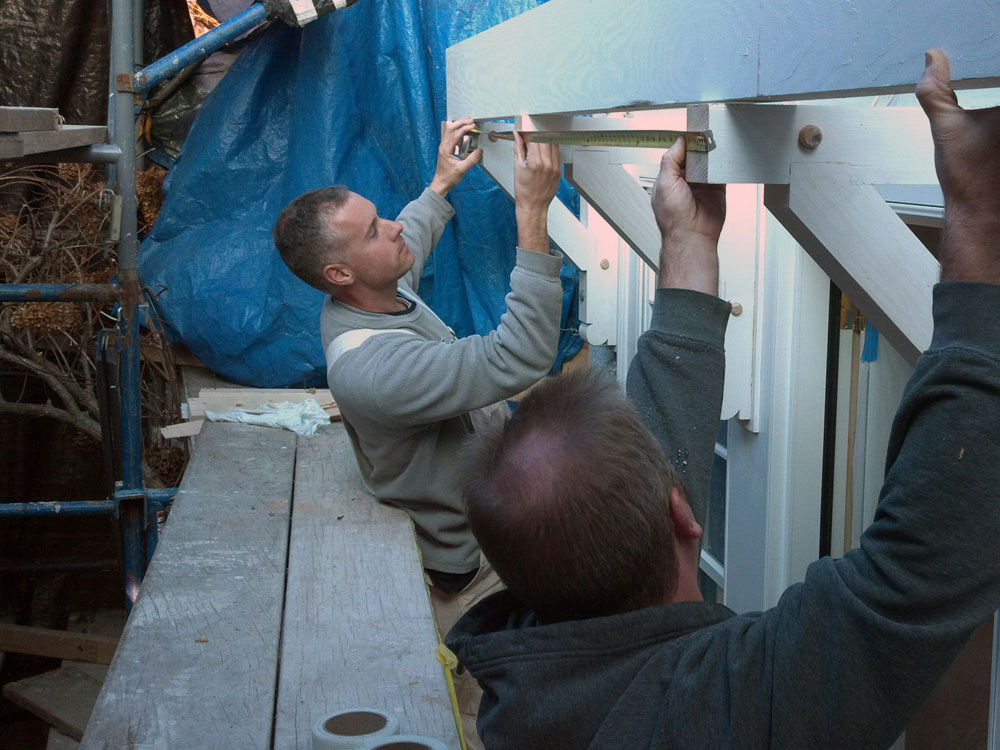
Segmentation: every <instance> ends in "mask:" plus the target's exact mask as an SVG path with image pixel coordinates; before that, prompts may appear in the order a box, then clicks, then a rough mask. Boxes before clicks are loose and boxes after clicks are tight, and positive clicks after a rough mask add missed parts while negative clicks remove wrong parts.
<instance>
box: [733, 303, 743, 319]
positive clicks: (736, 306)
mask: <svg viewBox="0 0 1000 750" xmlns="http://www.w3.org/2000/svg"><path fill="white" fill-rule="evenodd" d="M732 313H733V315H734V316H739V315H742V314H743V305H741V304H740V303H739V302H733V310H732Z"/></svg>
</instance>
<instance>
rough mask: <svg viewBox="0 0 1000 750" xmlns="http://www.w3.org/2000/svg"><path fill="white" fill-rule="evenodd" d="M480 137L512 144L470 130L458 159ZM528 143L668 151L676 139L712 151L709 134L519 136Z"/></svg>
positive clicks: (501, 136) (498, 134)
mask: <svg viewBox="0 0 1000 750" xmlns="http://www.w3.org/2000/svg"><path fill="white" fill-rule="evenodd" d="M483 135H486V136H488V137H489V139H490V140H491V141H499V140H505V141H512V140H514V131H513V130H507V131H492V132H485V131H481V130H472V131H470V132H469V134H468V136H466V138H465V139H463V142H462V143H461V145H460V146H459V156H464V155H465V154H468V153H469V152H470V151H473V150H475V149H476V148H477V147H478V145H479V138H480V137H481V136H483ZM521 137H522V138H524V140H525V141H527V142H528V143H556V144H559V145H560V146H604V147H609V146H613V147H620V148H670V147H671V146H673V145H674V143H676V141H677V139H678V138H683V139H684V141H685V142H686V143H687V150H688V151H702V152H707V151H711V150H712V149H713V148H715V138H714V137H713V136H712V131H711V130H541V131H528V132H522V133H521Z"/></svg>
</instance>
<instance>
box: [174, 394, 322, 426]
mask: <svg viewBox="0 0 1000 750" xmlns="http://www.w3.org/2000/svg"><path fill="white" fill-rule="evenodd" d="M309 398H311V399H315V400H316V402H317V403H319V405H320V406H321V407H323V409H325V410H326V411H327V412H328V413H330V414H331V416H337V417H339V416H340V409H338V408H337V404H336V403H335V402H334V400H333V395H332V394H331V393H330V389H329V388H319V389H316V388H313V389H309V390H296V389H292V388H202V389H201V390H200V391H199V392H198V396H197V398H189V399H188V409H189V416H190V417H191V418H192V419H193V418H194V417H203V416H205V411H206V410H208V411H229V410H230V409H241V408H242V409H253V408H255V407H258V406H261V405H262V404H265V403H268V402H271V401H290V402H292V403H295V404H297V403H299V402H301V401H305V400H306V399H309Z"/></svg>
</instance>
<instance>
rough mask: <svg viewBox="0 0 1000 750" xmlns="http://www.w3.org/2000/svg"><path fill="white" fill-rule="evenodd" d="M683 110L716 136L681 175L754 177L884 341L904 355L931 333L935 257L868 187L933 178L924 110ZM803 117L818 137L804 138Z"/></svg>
mask: <svg viewBox="0 0 1000 750" xmlns="http://www.w3.org/2000/svg"><path fill="white" fill-rule="evenodd" d="M688 116H689V120H688V127H689V128H690V129H704V128H710V129H711V130H712V132H713V133H714V135H715V139H716V143H717V144H718V146H717V148H716V149H715V150H714V151H711V152H710V153H707V154H696V153H692V154H689V155H688V178H689V179H692V180H695V181H702V182H726V183H734V182H736V183H739V182H756V183H765V184H766V186H767V187H766V188H765V191H764V205H765V206H766V207H767V208H768V209H769V210H770V211H771V212H772V213H773V214H774V215H775V216H776V217H777V218H778V219H779V220H780V221H781V223H782V224H783V225H784V226H785V228H786V229H787V230H788V231H789V232H790V233H791V234H792V236H793V237H795V239H796V241H798V243H799V244H800V245H802V247H803V248H805V249H806V251H807V252H808V253H809V254H810V255H811V256H812V257H813V259H814V260H815V261H816V262H817V264H818V265H819V266H820V268H822V269H823V271H824V272H825V273H826V274H827V275H828V276H829V277H830V278H831V279H832V280H833V281H834V283H836V284H837V286H838V287H840V288H841V289H842V290H843V291H844V292H845V293H846V294H847V295H848V296H849V297H850V298H851V299H852V300H854V302H855V303H856V304H857V305H858V306H859V307H860V308H861V310H862V311H863V312H864V313H865V315H866V316H868V318H869V319H870V320H871V321H872V324H873V325H874V326H875V327H876V328H878V329H879V330H880V331H881V332H882V333H883V334H884V335H885V336H886V338H887V339H888V340H889V341H890V342H891V343H892V344H893V346H895V347H896V349H897V350H898V351H899V352H900V353H901V354H902V355H903V356H904V357H906V358H907V359H908V360H909V361H911V362H912V361H915V360H916V358H917V357H918V356H919V354H920V352H922V351H923V350H924V349H926V348H927V346H928V345H929V343H930V337H931V330H932V320H931V288H932V287H933V285H934V283H935V282H936V281H937V277H938V264H937V261H936V260H935V259H934V257H933V256H932V255H931V254H930V253H929V252H928V251H927V249H926V248H925V247H924V246H923V245H922V244H921V243H920V241H919V240H917V238H916V237H915V236H914V235H913V233H912V232H911V231H910V230H909V228H907V227H906V225H905V224H903V222H902V221H901V220H900V219H899V217H898V216H896V214H895V213H894V212H893V211H892V209H890V208H889V206H888V205H887V204H886V203H885V201H884V200H883V198H882V197H881V195H879V193H878V191H876V189H875V188H874V187H873V186H874V185H876V184H933V183H935V182H936V181H937V177H936V174H935V172H934V158H933V146H932V141H931V137H930V129H929V127H928V125H927V118H926V117H925V116H924V114H923V112H921V111H920V109H919V108H916V107H906V108H904V107H878V108H875V107H848V106H829V105H827V106H824V105H769V104H711V105H706V104H697V105H691V106H690V107H688ZM807 127H808V128H812V129H813V130H812V135H813V136H815V135H816V134H817V133H819V134H821V138H820V139H816V140H813V141H807V143H806V144H805V145H803V143H801V142H800V134H801V133H802V132H803V129H804V128H807ZM817 140H818V143H817V142H816V141H817ZM812 144H816V145H815V146H814V147H809V146H811V145H812Z"/></svg>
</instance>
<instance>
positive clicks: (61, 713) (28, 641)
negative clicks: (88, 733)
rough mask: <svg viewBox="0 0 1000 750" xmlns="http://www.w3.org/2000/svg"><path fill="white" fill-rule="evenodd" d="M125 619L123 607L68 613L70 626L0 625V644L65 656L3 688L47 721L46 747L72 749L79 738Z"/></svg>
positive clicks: (7, 648) (10, 648)
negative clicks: (55, 665) (87, 613)
mask: <svg viewBox="0 0 1000 750" xmlns="http://www.w3.org/2000/svg"><path fill="white" fill-rule="evenodd" d="M124 623H125V613H124V612H120V611H106V612H98V613H96V614H95V615H93V616H90V617H76V618H71V622H70V626H69V630H68V631H62V630H48V629H46V628H33V627H25V626H20V625H10V624H0V649H2V650H4V651H11V652H17V653H26V654H34V655H36V656H50V657H54V658H61V659H62V660H63V661H62V665H61V666H60V667H59V668H58V669H53V670H51V671H49V672H45V673H43V674H39V675H35V676H33V677H27V678H25V679H23V680H17V681H16V682H10V683H7V684H6V685H4V687H3V695H4V697H5V698H7V699H8V700H9V701H11V702H12V703H16V704H17V705H19V706H21V708H24V709H25V710H27V711H29V712H31V713H33V714H34V715H35V716H37V717H39V718H40V719H42V720H43V721H45V722H46V723H47V724H49V726H50V727H51V729H50V730H49V739H48V744H47V750H71V749H72V748H75V747H76V746H77V744H78V741H79V740H80V739H82V738H83V732H84V729H85V728H86V726H87V722H88V721H89V719H90V714H91V712H92V711H93V709H94V704H95V703H96V702H97V696H98V695H99V694H100V692H101V686H102V684H103V683H104V677H105V675H106V674H107V671H108V667H107V665H108V664H110V663H111V658H112V656H114V653H115V648H116V647H117V645H118V639H119V637H120V635H121V632H122V629H123V628H124Z"/></svg>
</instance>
